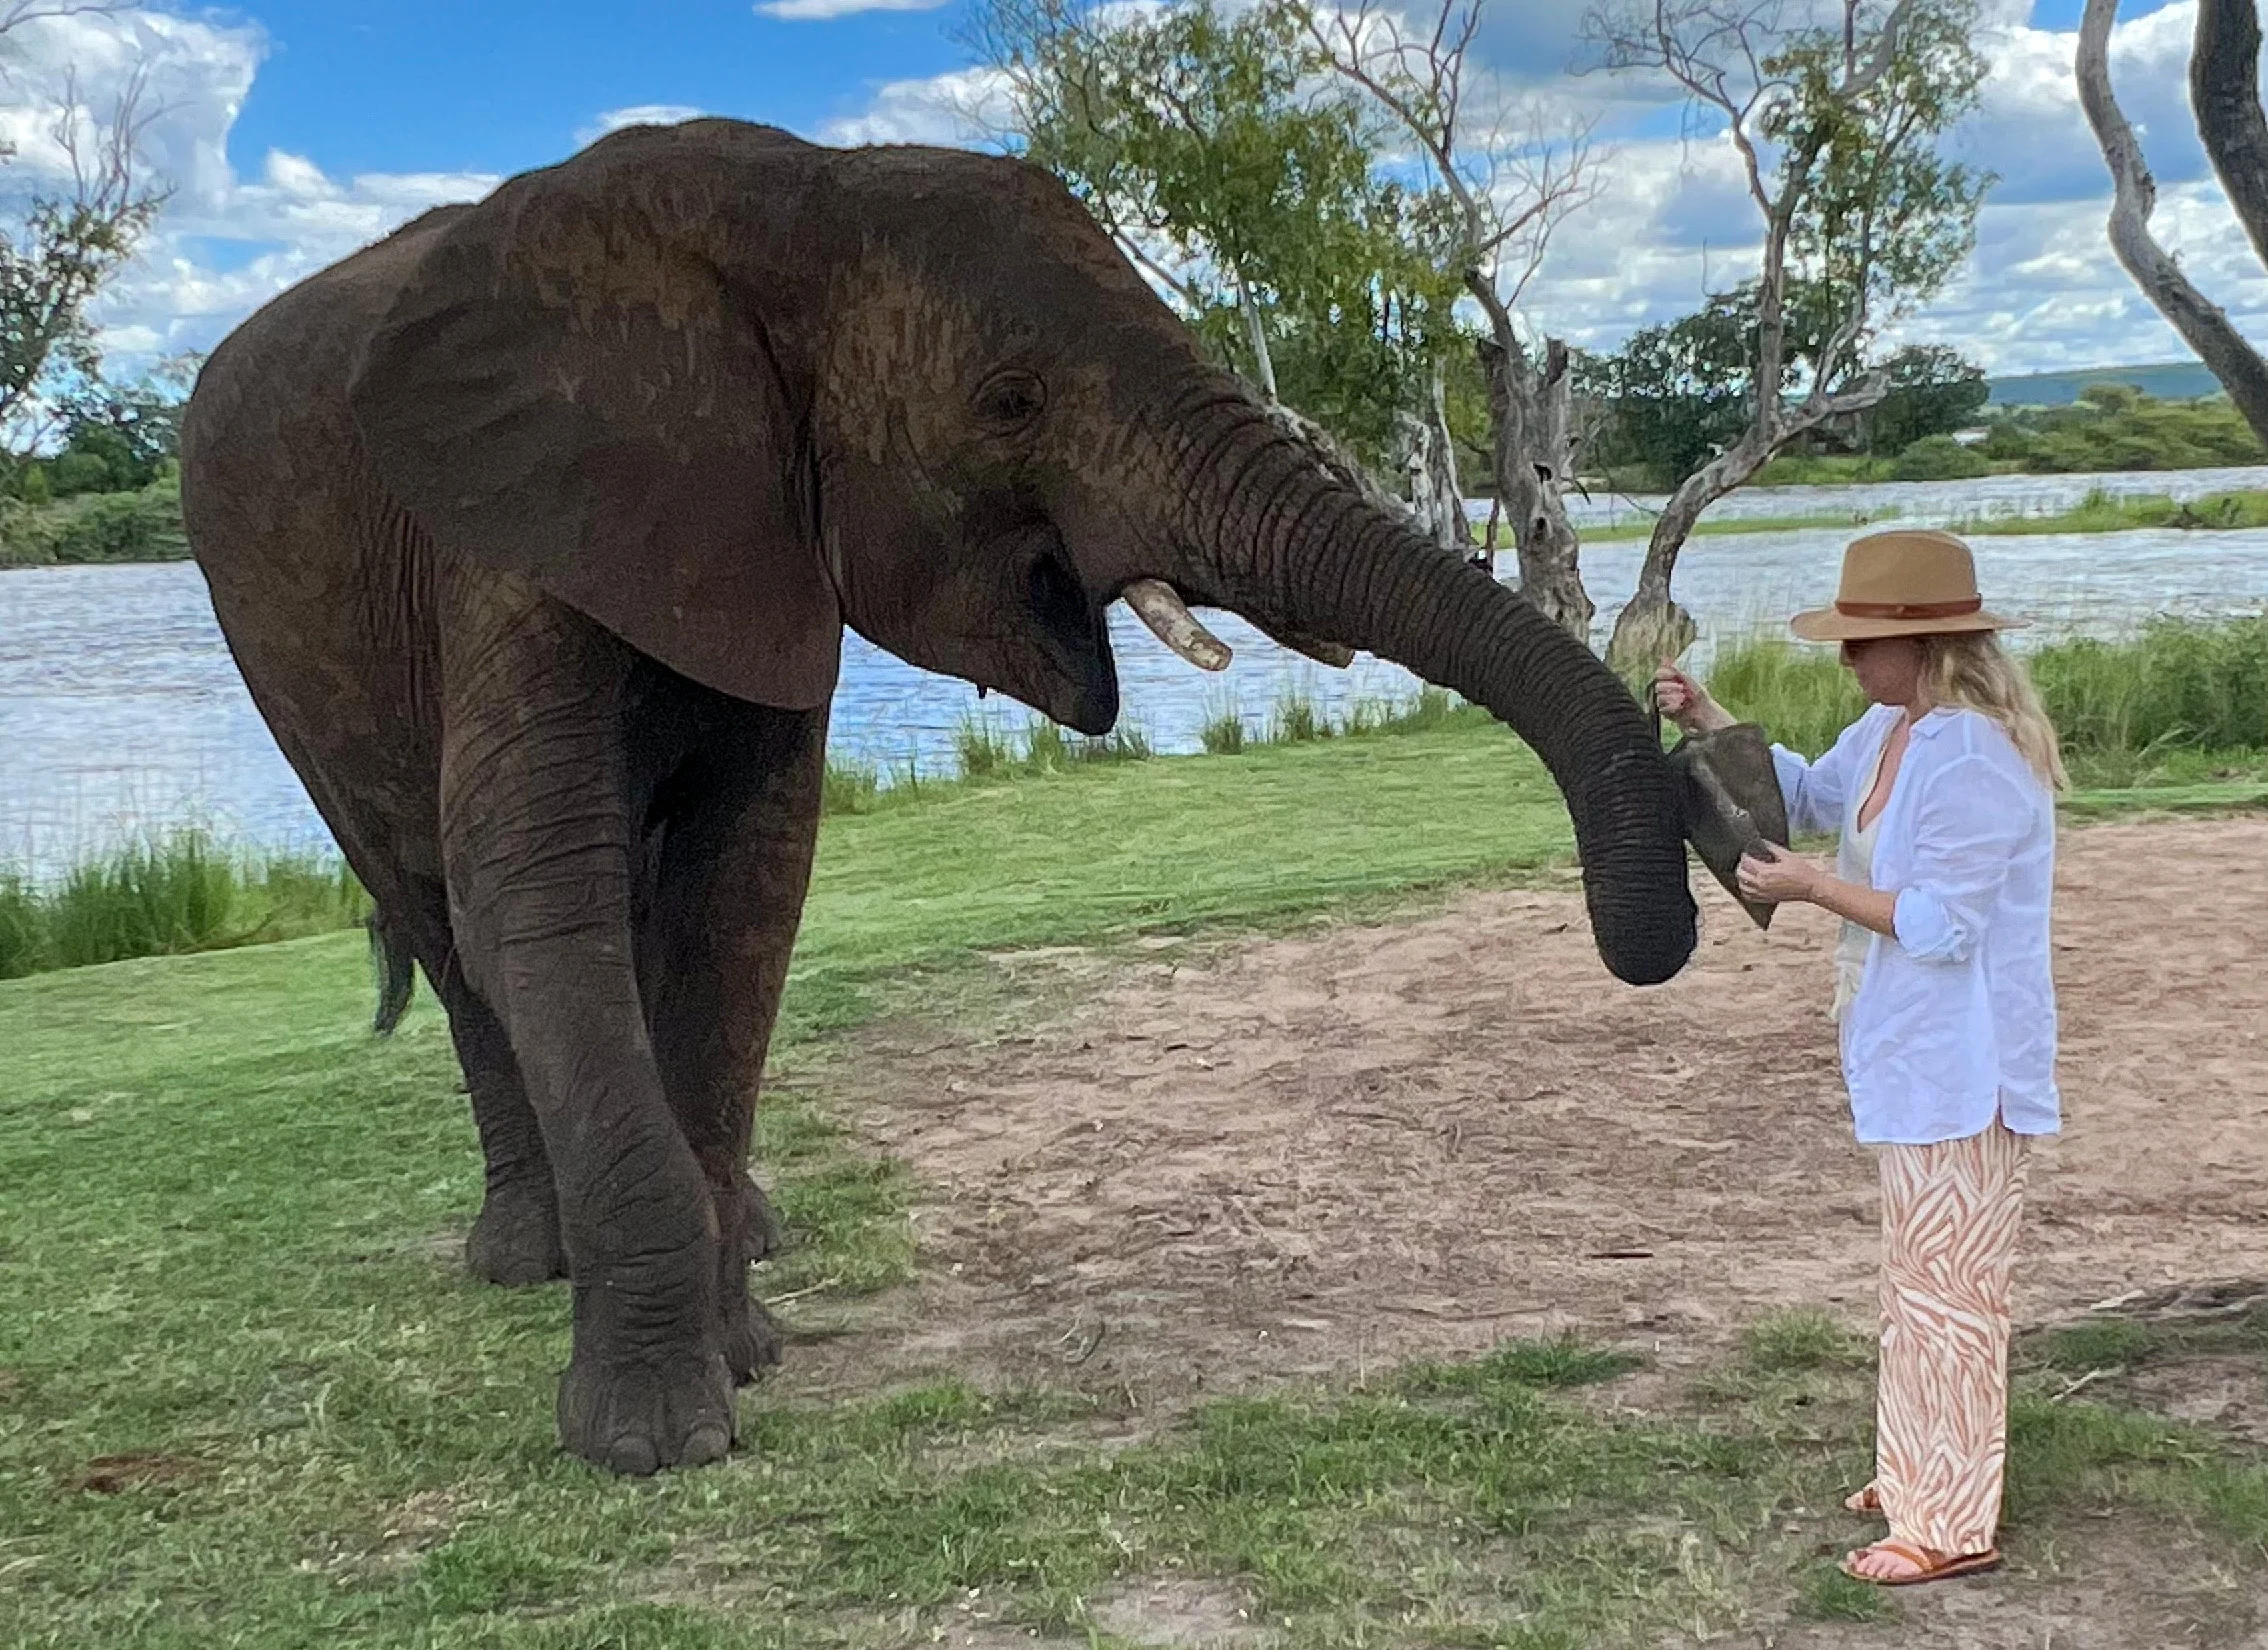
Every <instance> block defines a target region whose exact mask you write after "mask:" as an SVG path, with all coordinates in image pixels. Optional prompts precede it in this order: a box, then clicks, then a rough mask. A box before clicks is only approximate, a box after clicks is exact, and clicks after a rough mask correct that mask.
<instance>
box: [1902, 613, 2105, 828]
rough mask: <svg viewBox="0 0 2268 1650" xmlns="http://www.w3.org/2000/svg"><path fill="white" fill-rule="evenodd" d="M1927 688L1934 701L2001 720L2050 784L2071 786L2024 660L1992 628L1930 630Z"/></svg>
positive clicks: (1925, 647) (1925, 648)
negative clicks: (1936, 632) (1961, 631)
mask: <svg viewBox="0 0 2268 1650" xmlns="http://www.w3.org/2000/svg"><path fill="white" fill-rule="evenodd" d="M1921 644H1922V671H1921V685H1922V694H1923V697H1924V698H1926V699H1927V700H1928V701H1929V703H1931V704H1932V705H1944V706H1948V707H1958V708H1960V709H1963V710H1973V711H1976V712H1977V713H1979V714H1980V715H1983V716H1989V717H1991V718H1992V720H1993V721H1995V722H1997V723H1999V724H2000V730H2001V731H2002V732H2003V733H2005V734H2007V735H2008V741H2009V743H2010V744H2012V745H2014V746H2015V747H2016V752H2017V754H2018V755H2019V756H2021V757H2023V759H2024V760H2025V761H2026V762H2027V763H2029V764H2030V765H2031V769H2032V771H2033V772H2034V773H2036V774H2038V775H2039V776H2040V782H2041V783H2042V784H2044V785H2046V786H2047V787H2048V788H2049V789H2050V790H2055V791H2061V790H2068V789H2070V786H2071V779H2070V776H2069V775H2068V774H2066V773H2065V772H2064V771H2063V752H2062V749H2061V747H2060V745H2059V743H2058V741H2057V739H2056V736H2055V724H2054V723H2053V722H2051V721H2049V720H2048V713H2047V707H2046V706H2045V705H2043V704H2041V703H2040V693H2039V689H2038V688H2036V687H2034V686H2033V685H2032V676H2031V672H2029V671H2027V670H2026V669H2025V668H2024V662H2023V661H2022V660H2021V659H2018V658H2017V657H2016V656H2015V655H2014V654H2012V653H2010V652H2009V651H2008V650H2007V649H2005V648H2003V647H2002V646H2001V645H2000V638H1999V637H1998V636H1996V635H1994V634H1993V633H1992V632H1991V631H1989V630H1985V631H1975V632H1970V633H1967V634H1963V635H1952V636H1924V637H1922V638H1921Z"/></svg>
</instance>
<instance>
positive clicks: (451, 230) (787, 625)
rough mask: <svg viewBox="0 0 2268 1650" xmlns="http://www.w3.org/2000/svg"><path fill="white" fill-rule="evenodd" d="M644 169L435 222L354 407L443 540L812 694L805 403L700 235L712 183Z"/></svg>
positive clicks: (837, 653) (366, 356)
mask: <svg viewBox="0 0 2268 1650" xmlns="http://www.w3.org/2000/svg"><path fill="white" fill-rule="evenodd" d="M638 181H639V180H638V179H636V178H634V177H633V176H631V175H630V173H629V171H628V169H626V168H623V167H620V166H613V167H607V166H596V167H594V166H592V165H591V164H590V163H589V162H588V161H587V160H578V161H571V162H569V163H567V164H566V165H564V166H561V167H556V168H553V169H551V170H550V171H548V172H537V173H530V174H528V175H526V176H524V177H520V178H515V179H513V180H512V181H511V182H509V183H507V184H505V185H504V186H503V187H502V188H501V189H499V190H498V191H497V192H496V193H495V194H494V195H492V196H490V197H489V198H488V199H487V200H486V201H484V202H482V203H481V204H480V205H478V206H476V207H474V208H472V209H471V210H469V211H466V212H463V213H461V214H458V215H455V216H453V217H452V218H451V219H449V220H448V221H447V222H446V223H444V224H442V225H441V226H440V227H439V228H438V229H437V230H436V232H435V239H434V244H433V245H432V246H431V247H430V248H429V249H428V250H427V251H426V252H425V254H424V255H423V257H422V258H421V260H420V261H419V263H418V265H417V267H416V270H415V273H414V274H413V275H412V276H411V278H410V279H409V280H408V282H407V283H406V284H405V285H404V286H403V288H402V290H401V291H400V293H399V294H398V295H397V296H396V298H395V299H394V301H393V303H392V306H391V308H390V309H389V311H388V313H387V315H386V318H385V320H384V321H383V322H382V323H381V324H380V325H379V327H378V328H377V330H376V331H375V332H374V333H373V334H372V335H371V337H370V339H369V340H368V342H367V343H366V344H365V346H364V348H363V353H362V356H361V359H360V360H359V361H358V363H357V364H356V368H355V371H354V375H353V379H352V381H351V383H350V385H349V388H348V396H349V400H350V403H351V405H352V407H353V411H354V415H355V419H356V421H357V423H358V424H359V425H360V427H361V430H362V434H363V438H364V440H365V442H366V443H367V446H368V449H369V453H370V457H371V460H372V463H373V465H374V466H375V468H376V470H377V474H378V478H379V480H380V481H381V483H382V484H383V485H384V486H385V487H386V489H387V490H388V491H389V493H390V494H391V495H392V496H393V498H394V499H395V500H396V501H398V502H399V503H400V504H401V505H402V506H403V507H404V508H405V509H406V510H407V511H408V512H409V514H410V515H411V517H412V518H413V519H414V520H415V521H416V522H417V524H418V525H419V526H420V527H422V528H423V529H424V530H425V532H426V533H427V534H429V535H430V536H431V537H432V539H433V540H434V541H435V542H436V543H437V544H438V545H440V546H441V547H442V548H443V549H444V550H445V551H447V552H449V553H451V554H453V555H456V556H459V557H462V558H464V559H466V560H468V561H470V562H473V563H475V564H477V565H480V566H483V567H487V568H490V569H494V570H496V571H499V572H505V573H514V574H520V575H523V576H525V577H527V578H529V579H531V580H533V581H534V582H535V583H536V584H537V585H538V586H540V587H541V588H542V589H544V590H546V591H548V592H549V593H550V594H552V595H553V596H556V597H557V598H558V599H559V600H561V601H563V602H566V603H567V604H569V605H570V606H572V607H575V608H577V609H579V610H580V611H582V612H583V613H585V614H588V615H589V616H590V617H591V618H593V619H595V620H597V621H598V622H599V623H600V624H602V625H604V626H606V627H607V628H608V629H609V630H611V631H613V632H614V633H615V634H617V635H619V636H620V637H622V638H623V639H624V640H625V641H627V642H628V643H630V645H631V646H633V647H635V648H637V649H638V650H639V651H641V652H643V653H646V654H648V655H650V656H652V657H653V658H655V659H658V660H660V661H661V662H662V663H664V664H666V665H668V666H669V667H670V668H671V669H673V670H676V671H678V672H680V673H681V674H683V675H686V676H689V677H692V678H693V679H694V680H695V681H698V682H702V683H704V684H706V685H708V686H710V687H713V688H715V689H717V690H718V691H720V692H723V693H728V694H731V695H734V696H735V697H737V698H742V699H748V700H753V701H756V702H758V703H762V704H768V705H775V706H778V707H780V708H782V709H790V710H804V709H814V708H816V707H818V706H820V705H823V704H825V703H826V702H827V699H828V696H829V695H830V694H831V693H832V691H833V689H834V685H835V674H836V670H837V668H838V666H839V663H840V657H841V648H842V614H841V609H840V606H839V604H838V602H837V598H836V592H835V589H834V585H833V583H832V581H831V580H830V579H829V578H828V576H827V574H826V572H825V570H824V567H823V565H822V563H821V560H820V556H819V548H818V543H817V538H816V533H815V529H814V526H813V523H814V521H815V519H816V512H815V509H814V507H813V500H812V497H811V489H812V486H813V482H812V467H811V462H810V447H809V437H808V421H807V420H805V419H803V418H801V417H798V416H797V415H796V408H795V399H794V398H793V397H792V396H791V393H790V386H789V384H788V381H787V379H786V377H785V376H784V372H783V368H782V363H781V361H780V359H779V357H778V356H777V355H776V354H775V353H774V351H773V350H772V349H771V348H770V347H769V341H768V339H767V337H766V335H765V333H764V331H763V328H762V326H761V324H760V322H759V321H758V320H757V318H756V317H755V316H754V315H753V314H752V313H750V312H749V309H748V303H749V297H750V295H749V293H748V292H747V291H746V290H745V289H744V288H742V287H740V286H738V285H736V286H734V287H733V288H731V289H728V287H727V283H726V281H725V280H724V278H723V276H722V275H721V273H720V272H719V269H718V267H717V265H716V263H715V262H714V261H713V260H712V259H711V258H709V257H708V256H705V255H704V251H703V249H702V248H701V247H699V246H698V245H697V244H693V240H694V238H693V236H692V235H690V234H689V232H688V227H687V226H688V224H689V223H695V224H697V223H699V222H700V221H701V219H700V218H699V216H698V215H699V214H700V213H702V212H703V211H705V210H706V206H707V203H706V202H704V201H703V200H701V199H700V195H701V193H702V192H701V191H699V190H692V191H688V190H685V189H682V188H678V189H673V188H669V187H667V186H666V184H667V182H668V181H669V180H667V179H664V180H662V183H663V186H660V187H652V188H642V187H638ZM610 185H611V186H610ZM689 197H690V198H689ZM708 221H709V222H711V223H713V222H715V221H716V220H714V219H710V220H708Z"/></svg>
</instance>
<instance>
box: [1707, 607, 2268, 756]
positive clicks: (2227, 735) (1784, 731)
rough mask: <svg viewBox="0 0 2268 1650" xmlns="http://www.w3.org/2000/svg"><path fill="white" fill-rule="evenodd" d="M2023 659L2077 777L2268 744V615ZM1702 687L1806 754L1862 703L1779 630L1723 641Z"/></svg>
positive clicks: (2183, 626)
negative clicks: (1773, 634) (1776, 633)
mask: <svg viewBox="0 0 2268 1650" xmlns="http://www.w3.org/2000/svg"><path fill="white" fill-rule="evenodd" d="M2027 662H2028V664H2029V666H2030V669H2031V673H2032V679H2033V681H2034V682H2035V683H2036V684H2037V685H2038V687H2039V690H2040V697H2041V699H2042V700H2043V701H2044V702H2045V703H2046V706H2047V711H2048V715H2049V717H2050V718H2051V719H2052V720H2053V721H2054V723H2055V726H2056V730H2057V733H2058V735H2059V736H2060V737H2061V739H2062V742H2063V751H2064V756H2065V758H2066V761H2067V762H2068V764H2069V765H2070V767H2071V768H2072V771H2073V777H2074V779H2075V780H2076V781H2078V782H2079V783H2082V784H2094V785H2105V784H2115V785H2140V784H2150V783H2167V782H2169V780H2172V779H2174V778H2175V777H2176V776H2178V777H2179V779H2180V780H2181V781H2183V782H2195V781H2196V780H2200V779H2205V778H2209V777H2211V776H2212V774H2213V773H2214V771H2215V770H2216V769H2218V768H2219V767H2221V766H2223V765H2226V764H2227V763H2230V762H2232V761H2234V762H2242V761H2244V760H2247V759H2248V757H2247V753H2251V754H2252V755H2257V753H2260V752H2263V751H2268V616H2263V617H2257V618H2246V619H2233V620H2179V619H2160V620H2157V621H2154V622H2153V623H2151V624H2148V625H2146V626H2144V627H2143V628H2142V629H2141V630H2140V631H2138V632H2137V633H2135V634H2134V635H2132V636H2128V637H2125V638H2123V639H2120V640H2105V639H2099V638H2085V637H2082V638H2074V639H2070V640H2066V641H2060V642H2053V643H2050V644H2048V645H2046V646H2043V647H2040V648H2037V649H2035V650H2033V651H2032V652H2030V653H2029V654H2028V655H2027ZM1709 688H1710V692H1711V693H1713V694H1714V695H1715V696H1716V697H1717V699H1718V701H1719V702H1720V703H1722V704H1723V705H1724V706H1725V707H1726V708H1727V709H1728V710H1730V711H1732V712H1733V714H1734V715H1736V716H1743V717H1746V718H1748V719H1751V720H1754V721H1757V722H1760V723H1762V724H1763V725H1764V727H1765V728H1766V729H1767V730H1768V731H1769V732H1770V733H1771V735H1772V737H1773V738H1775V739H1777V740H1779V741H1780V742H1782V743H1783V744H1786V745H1788V746H1789V747H1790V748H1792V749H1795V750H1800V751H1804V752H1806V753H1809V754H1817V753H1818V752H1820V751H1823V750H1825V749H1826V748H1827V747H1828V746H1829V745H1830V744H1832V743H1833V742H1834V739H1835V737H1836V735H1837V734H1839V733H1841V732H1842V730H1843V729H1844V728H1846V727H1848V726H1849V725H1850V724H1851V723H1852V722H1853V721H1855V720H1856V719H1857V718H1858V717H1859V716H1860V715H1861V714H1862V713H1863V712H1864V710H1865V709H1866V702H1865V698H1864V696H1863V695H1862V694H1860V692H1859V691H1858V687H1857V684H1856V683H1854V682H1853V681H1852V680H1851V675H1850V672H1849V671H1847V670H1845V669H1843V667H1842V666H1841V665H1840V664H1839V663H1838V662H1837V660H1836V656H1835V654H1834V652H1833V651H1832V650H1831V649H1827V648H1805V647H1798V646H1796V645H1795V644H1793V643H1789V642H1785V641H1781V640H1778V639H1776V638H1762V639H1758V640H1754V641H1748V642H1743V643H1740V644H1738V645H1735V646H1732V647H1729V648H1727V649H1725V650H1724V651H1723V652H1721V653H1720V654H1719V655H1718V657H1717V661H1716V663H1715V665H1714V666H1713V667H1712V668H1711V670H1710V672H1709ZM2184 752H2190V753H2196V754H2197V755H2199V756H2200V757H2202V758H2204V759H2205V760H2204V762H2203V764H2202V768H2201V770H2200V768H2199V765H2198V764H2188V765H2186V766H2185V765H2183V764H2181V763H2179V762H2178V761H2177V760H2176V758H2178V757H2179V756H2180V754H2181V753H2184Z"/></svg>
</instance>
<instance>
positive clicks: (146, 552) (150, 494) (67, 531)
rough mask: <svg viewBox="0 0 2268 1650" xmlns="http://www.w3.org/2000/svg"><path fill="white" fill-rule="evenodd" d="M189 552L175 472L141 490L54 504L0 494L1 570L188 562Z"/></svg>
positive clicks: (89, 496) (57, 501)
mask: <svg viewBox="0 0 2268 1650" xmlns="http://www.w3.org/2000/svg"><path fill="white" fill-rule="evenodd" d="M188 555H189V539H188V533H187V531H186V529H185V528H184V527H183V526H182V523H181V483H180V481H179V480H178V479H176V478H174V477H170V476H169V477H167V478H166V479H165V480H163V481H158V482H153V483H152V484H151V485H150V486H147V487H144V488H142V489H140V490H139V491H137V492H126V493H82V494H80V495H79V496H77V497H76V498H65V499H57V500H56V501H55V502H54V503H52V504H36V505H34V504H24V503H21V502H20V501H18V500H15V499H0V570H5V569H8V568H12V567H75V566H88V565H95V564H110V563H128V562H164V561H184V560H186V559H187V558H188Z"/></svg>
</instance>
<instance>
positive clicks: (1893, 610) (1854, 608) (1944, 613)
mask: <svg viewBox="0 0 2268 1650" xmlns="http://www.w3.org/2000/svg"><path fill="white" fill-rule="evenodd" d="M1835 611H1836V612H1838V613H1840V614H1841V615H1842V616H1843V617H1844V618H1846V619H1958V618H1962V617H1965V616H1966V615H1968V614H1971V613H1981V612H1983V611H1984V598H1983V597H1982V596H1971V597H1969V598H1968V599H1967V600H1966V601H1958V602H1846V601H1837V602H1836V603H1835Z"/></svg>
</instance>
